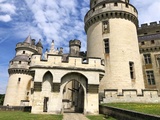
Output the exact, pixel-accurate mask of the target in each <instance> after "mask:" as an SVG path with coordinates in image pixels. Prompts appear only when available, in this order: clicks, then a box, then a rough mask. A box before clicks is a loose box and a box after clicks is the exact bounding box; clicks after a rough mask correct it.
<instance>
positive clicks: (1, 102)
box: [0, 94, 5, 105]
mask: <svg viewBox="0 0 160 120" xmlns="http://www.w3.org/2000/svg"><path fill="white" fill-rule="evenodd" d="M4 96H5V95H4V94H3V95H2V94H0V105H3V101H4Z"/></svg>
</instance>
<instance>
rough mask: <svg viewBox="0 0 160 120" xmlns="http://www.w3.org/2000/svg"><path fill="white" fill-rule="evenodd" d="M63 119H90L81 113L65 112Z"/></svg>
mask: <svg viewBox="0 0 160 120" xmlns="http://www.w3.org/2000/svg"><path fill="white" fill-rule="evenodd" d="M63 120H89V119H88V118H86V117H85V116H84V115H83V114H80V113H64V114H63Z"/></svg>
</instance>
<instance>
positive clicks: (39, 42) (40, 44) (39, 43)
mask: <svg viewBox="0 0 160 120" xmlns="http://www.w3.org/2000/svg"><path fill="white" fill-rule="evenodd" d="M36 46H37V47H42V48H43V45H42V43H41V39H40V40H39V41H38V43H37V44H36Z"/></svg>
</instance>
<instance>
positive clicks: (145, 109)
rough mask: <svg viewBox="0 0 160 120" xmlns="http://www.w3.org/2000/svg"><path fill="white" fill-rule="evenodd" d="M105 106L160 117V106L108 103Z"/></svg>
mask: <svg viewBox="0 0 160 120" xmlns="http://www.w3.org/2000/svg"><path fill="white" fill-rule="evenodd" d="M103 105H107V106H111V107H117V108H122V109H126V110H132V111H137V112H142V113H146V114H153V115H160V104H143V103H108V104H103Z"/></svg>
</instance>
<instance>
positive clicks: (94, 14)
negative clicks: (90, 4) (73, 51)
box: [84, 2, 138, 31]
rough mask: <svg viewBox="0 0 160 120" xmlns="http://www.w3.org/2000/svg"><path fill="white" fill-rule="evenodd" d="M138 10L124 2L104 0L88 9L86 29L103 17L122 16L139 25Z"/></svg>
mask: <svg viewBox="0 0 160 120" xmlns="http://www.w3.org/2000/svg"><path fill="white" fill-rule="evenodd" d="M137 14H138V12H137V10H136V8H135V7H134V6H133V5H131V4H128V3H124V2H110V3H108V2H102V3H99V4H98V5H97V6H95V7H94V8H92V9H91V10H89V11H88V13H87V14H86V16H85V19H84V21H85V30H86V31H87V29H88V28H89V27H90V26H91V25H92V24H94V23H95V22H99V21H102V20H103V19H107V18H108V19H110V18H122V19H127V20H130V21H132V22H133V23H134V24H135V25H136V26H138V19H137V17H138V15H137Z"/></svg>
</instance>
